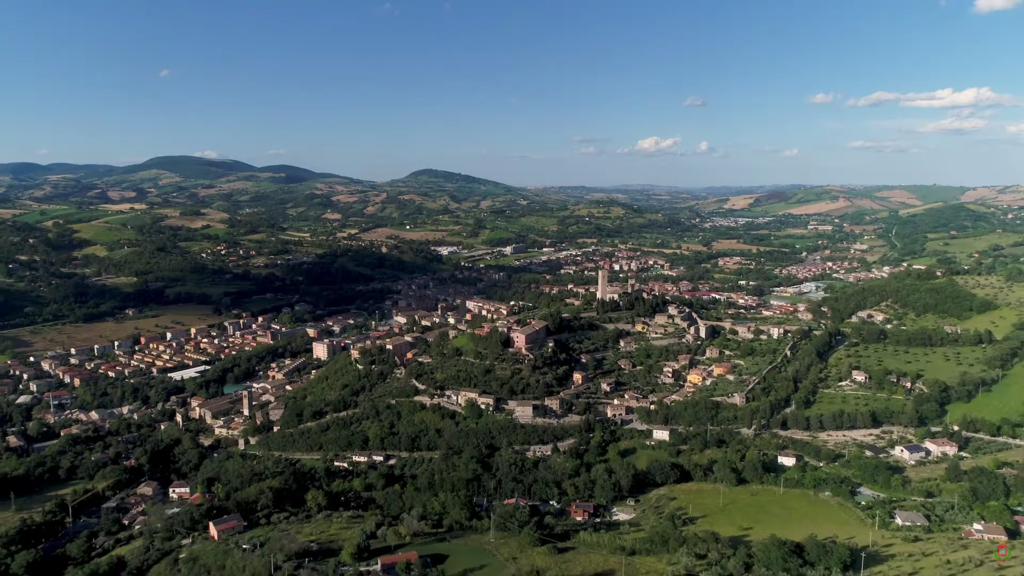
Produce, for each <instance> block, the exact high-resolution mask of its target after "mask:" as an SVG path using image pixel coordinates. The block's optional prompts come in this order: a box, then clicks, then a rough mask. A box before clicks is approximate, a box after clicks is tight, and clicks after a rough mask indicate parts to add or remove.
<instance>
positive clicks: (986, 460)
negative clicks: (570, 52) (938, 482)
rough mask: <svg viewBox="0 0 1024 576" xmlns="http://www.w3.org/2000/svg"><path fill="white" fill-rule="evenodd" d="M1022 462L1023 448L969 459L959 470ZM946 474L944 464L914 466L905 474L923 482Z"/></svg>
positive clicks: (962, 463) (1023, 457) (1023, 456)
mask: <svg viewBox="0 0 1024 576" xmlns="http://www.w3.org/2000/svg"><path fill="white" fill-rule="evenodd" d="M1015 460H1016V461H1020V460H1024V447H1019V448H1013V449H1012V450H1005V451H1003V452H996V453H995V454H985V455H983V456H978V457H976V458H970V459H968V460H964V461H962V462H960V467H961V468H973V467H974V466H985V467H988V466H989V465H991V464H994V463H996V462H1013V461H1015ZM945 473H946V463H945V462H943V463H940V464H925V465H921V464H915V465H913V466H910V467H908V468H907V471H906V472H905V474H906V475H907V477H909V478H910V479H911V480H923V479H926V478H938V477H940V476H942V475H943V474H945Z"/></svg>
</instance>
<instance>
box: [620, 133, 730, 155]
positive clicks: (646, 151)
mask: <svg viewBox="0 0 1024 576" xmlns="http://www.w3.org/2000/svg"><path fill="white" fill-rule="evenodd" d="M680 142H682V138H680V137H678V136H676V137H675V138H659V137H657V136H651V137H650V138H644V139H643V140H640V141H639V142H637V143H636V146H633V147H632V148H619V149H618V150H616V151H615V153H616V154H637V155H641V156H715V157H722V156H725V151H724V150H720V149H718V148H715V147H714V146H712V145H711V143H710V142H708V141H706V140H705V141H703V142H701V143H700V144H697V147H696V148H694V149H693V150H685V149H683V148H680V147H679V144H680Z"/></svg>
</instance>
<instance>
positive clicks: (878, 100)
mask: <svg viewBox="0 0 1024 576" xmlns="http://www.w3.org/2000/svg"><path fill="white" fill-rule="evenodd" d="M887 102H898V103H899V105H900V106H904V107H907V108H968V107H974V106H1014V105H1018V104H1020V101H1019V100H1018V99H1017V98H1015V97H1014V96H1011V95H1009V94H999V93H997V92H995V91H993V90H992V89H991V88H989V87H988V86H985V87H982V88H967V89H965V90H962V91H960V92H957V91H956V90H954V89H952V88H944V89H942V90H936V91H934V92H907V93H900V92H875V93H873V94H869V95H867V96H864V97H861V98H852V99H850V100H848V101H847V102H846V105H847V106H850V107H851V108H866V107H869V106H878V105H881V104H885V103H887Z"/></svg>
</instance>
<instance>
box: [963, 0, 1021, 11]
mask: <svg viewBox="0 0 1024 576" xmlns="http://www.w3.org/2000/svg"><path fill="white" fill-rule="evenodd" d="M1021 4H1024V0H974V11H975V12H977V13H978V14H990V13H992V12H999V11H1001V10H1012V9H1014V8H1016V7H1017V6H1020V5H1021Z"/></svg>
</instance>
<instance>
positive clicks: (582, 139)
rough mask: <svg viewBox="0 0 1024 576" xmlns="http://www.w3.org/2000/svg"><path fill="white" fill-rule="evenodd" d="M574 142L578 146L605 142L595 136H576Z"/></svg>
mask: <svg viewBox="0 0 1024 576" xmlns="http://www.w3.org/2000/svg"><path fill="white" fill-rule="evenodd" d="M572 141H573V142H574V143H576V144H597V143H598V142H603V141H604V139H603V138H595V137H593V136H576V137H574V138H573V139H572Z"/></svg>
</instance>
